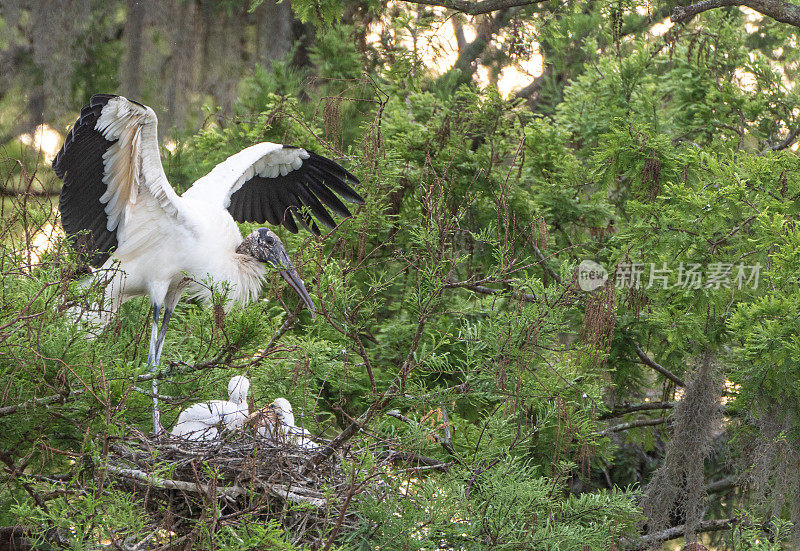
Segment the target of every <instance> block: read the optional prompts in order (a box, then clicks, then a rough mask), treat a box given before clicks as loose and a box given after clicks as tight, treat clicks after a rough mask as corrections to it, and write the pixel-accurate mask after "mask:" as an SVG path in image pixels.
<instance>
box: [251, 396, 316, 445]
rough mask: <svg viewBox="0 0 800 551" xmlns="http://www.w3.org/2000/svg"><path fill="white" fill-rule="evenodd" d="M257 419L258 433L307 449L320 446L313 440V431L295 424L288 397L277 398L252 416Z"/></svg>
mask: <svg viewBox="0 0 800 551" xmlns="http://www.w3.org/2000/svg"><path fill="white" fill-rule="evenodd" d="M251 418H255V419H256V425H257V427H258V434H259V436H261V437H264V438H270V439H272V440H275V441H276V442H279V443H285V442H288V443H290V444H293V445H295V446H298V447H300V448H303V449H305V450H316V449H318V448H319V445H317V444H316V443H315V442H314V441H312V440H311V433H310V432H308V431H307V430H306V429H304V428H303V427H298V426H296V425H295V424H294V412H293V411H292V404H290V403H289V400H287V399H286V398H277V399H275V401H273V402H272V403H271V404H269V405H268V406H266V407H265V408H262V409H261V410H260V411H258V412H256V413H255V414H253V415H252V416H251Z"/></svg>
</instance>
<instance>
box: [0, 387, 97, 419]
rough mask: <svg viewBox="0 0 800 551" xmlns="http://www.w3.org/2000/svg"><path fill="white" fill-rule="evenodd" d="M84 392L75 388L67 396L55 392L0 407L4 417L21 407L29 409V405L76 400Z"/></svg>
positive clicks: (0, 415) (0, 414)
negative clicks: (50, 394)
mask: <svg viewBox="0 0 800 551" xmlns="http://www.w3.org/2000/svg"><path fill="white" fill-rule="evenodd" d="M84 392H85V391H84V390H82V389H81V390H74V391H72V392H70V393H69V394H67V395H66V396H65V395H63V394H53V395H52V396H44V397H42V398H32V399H30V400H26V401H24V402H22V403H20V404H15V405H13V406H6V407H2V408H0V417H3V416H5V415H11V414H13V413H16V412H17V411H18V410H20V409H27V408H28V407H29V406H43V405H47V404H52V403H54V402H60V403H64V402H69V401H71V400H74V399H75V398H77V397H78V396H80V395H81V394H83V393H84Z"/></svg>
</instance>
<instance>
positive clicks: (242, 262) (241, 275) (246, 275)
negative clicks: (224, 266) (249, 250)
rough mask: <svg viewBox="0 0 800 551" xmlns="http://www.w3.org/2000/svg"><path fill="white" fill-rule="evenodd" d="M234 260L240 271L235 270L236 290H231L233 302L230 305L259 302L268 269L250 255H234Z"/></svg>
mask: <svg viewBox="0 0 800 551" xmlns="http://www.w3.org/2000/svg"><path fill="white" fill-rule="evenodd" d="M233 260H234V262H235V263H236V265H237V266H238V268H239V269H238V270H235V274H234V276H233V278H232V279H233V280H234V281H232V283H234V288H233V289H231V296H230V297H229V298H230V299H231V301H230V302H229V303H228V304H230V305H232V303H234V302H238V303H241V304H247V303H249V302H254V301H256V300H258V297H259V295H261V289H262V287H263V286H264V277H265V276H266V275H267V267H266V266H265V265H264V263H263V262H259V261H258V260H256V259H255V258H253V257H252V256H250V255H249V254H239V253H234V255H233Z"/></svg>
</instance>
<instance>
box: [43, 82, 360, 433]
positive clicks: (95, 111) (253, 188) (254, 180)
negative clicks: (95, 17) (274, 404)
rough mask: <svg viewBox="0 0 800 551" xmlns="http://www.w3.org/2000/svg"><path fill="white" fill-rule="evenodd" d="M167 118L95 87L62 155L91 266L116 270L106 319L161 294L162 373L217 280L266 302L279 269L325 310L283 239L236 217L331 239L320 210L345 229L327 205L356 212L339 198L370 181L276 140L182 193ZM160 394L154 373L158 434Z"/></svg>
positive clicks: (353, 197)
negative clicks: (176, 331)
mask: <svg viewBox="0 0 800 551" xmlns="http://www.w3.org/2000/svg"><path fill="white" fill-rule="evenodd" d="M157 124H158V121H157V119H156V115H155V113H154V112H153V110H152V109H150V108H149V107H146V106H144V105H142V104H140V103H137V102H134V101H130V100H128V99H126V98H123V97H121V96H113V95H108V94H98V95H95V96H93V97H92V99H91V101H90V103H89V104H88V105H87V106H85V107H84V108H83V109H82V110H81V116H80V117H79V118H78V120H77V121H76V123H75V126H74V127H73V128H72V130H71V131H70V133H69V134H68V135H67V138H66V140H65V142H64V146H63V147H62V148H61V151H59V153H58V155H57V156H56V158H55V160H54V161H53V168H54V170H55V172H56V174H57V175H58V176H59V177H60V178H62V179H63V180H64V186H63V188H62V191H61V199H60V202H59V207H60V210H61V219H62V224H63V226H64V229H65V231H66V233H67V235H68V237H69V238H70V240H71V241H72V243H73V244H74V245H75V246H76V248H78V249H79V250H81V251H83V252H84V253H85V254H86V255H87V258H88V261H89V263H90V264H91V265H93V266H94V267H96V268H99V267H102V268H103V270H102V272H103V275H104V277H107V276H108V274H109V273H110V274H112V275H111V284H110V286H109V287H108V290H109V291H110V292H109V293H107V295H108V303H107V304H103V305H101V311H103V312H105V314H101V315H99V316H98V321H100V322H101V323H104V322H107V321H108V320H109V319H110V315H111V314H113V312H115V311H116V309H117V308H118V307H119V305H120V304H122V303H123V302H125V301H126V300H128V299H130V298H132V297H135V296H140V295H149V297H150V300H151V302H152V305H153V326H152V332H151V337H150V349H149V352H148V357H147V364H148V367H150V369H151V370H155V368H156V367H157V366H158V364H159V362H160V359H161V352H162V347H163V343H164V336H165V334H166V329H167V325H168V323H169V319H170V316H171V315H172V312H173V310H174V308H175V306H176V304H177V302H178V301H179V300H180V298H181V296H182V295H183V294H184V293H185V294H187V295H190V296H193V297H199V298H200V299H205V300H207V299H209V298H210V295H211V290H210V289H209V287H208V283H209V282H211V283H212V284H224V285H225V286H226V287H227V289H228V295H227V298H228V299H229V301H228V302H227V303H226V307H227V308H230V306H231V305H232V304H233V303H235V302H239V303H247V302H250V301H252V300H255V299H256V298H258V296H259V295H260V293H261V289H262V287H263V284H264V277H265V275H266V274H267V265H270V266H271V267H272V268H274V269H276V270H277V271H278V272H279V273H280V274H281V276H282V277H283V278H284V279H285V280H286V281H287V283H288V284H289V285H290V286H292V287H293V288H294V290H295V291H296V292H297V293H298V294H299V295H300V297H301V299H302V300H303V302H304V303H305V304H306V306H307V307H308V308H309V309H310V310H311V311H312V313H313V311H314V304H313V302H312V300H311V297H310V296H309V294H308V292H307V290H306V288H305V285H304V284H303V281H302V279H300V276H299V274H298V273H297V271H296V270H295V269H294V267H293V266H292V263H291V261H290V260H289V257H288V255H287V254H286V251H285V249H284V247H283V244H282V243H281V241H280V239H279V238H278V236H277V235H275V234H274V233H273V232H272V231H270V230H268V229H266V228H259V229H258V230H255V231H254V232H253V233H251V234H250V235H249V236H247V237H245V238H244V239H243V238H242V235H241V234H240V232H239V228H238V226H237V225H236V222H258V223H263V222H269V223H271V224H282V225H283V226H284V227H286V229H287V230H289V231H291V232H297V230H298V224H300V225H301V226H303V227H305V228H306V229H308V230H310V231H312V232H314V233H316V234H317V235H319V229H318V227H317V225H316V223H315V222H314V218H316V220H318V221H319V222H321V223H322V224H323V225H325V226H327V227H331V228H332V227H335V222H334V220H333V218H332V216H331V215H330V213H329V212H328V210H327V209H326V207H327V208H330V209H331V210H332V211H333V212H334V213H336V214H338V215H340V216H350V211H349V210H348V209H347V208H346V207H345V205H344V204H343V203H342V201H341V200H340V199H339V197H337V194H338V196H340V197H341V198H342V199H344V200H346V201H349V202H352V203H359V204H363V202H364V199H363V198H362V197H361V196H360V195H359V194H358V193H356V191H355V190H353V189H352V188H351V187H350V186H349V184H348V183H349V182H353V183H357V182H358V180H357V179H356V178H355V177H354V176H353V175H352V174H350V173H349V172H348V171H347V170H345V169H344V168H342V167H341V166H339V165H338V164H336V163H335V162H333V161H331V160H330V159H326V158H325V157H321V156H319V155H316V154H315V153H312V152H310V151H306V150H305V149H300V148H295V147H291V146H286V145H281V144H274V143H266V142H265V143H260V144H256V145H253V146H251V147H248V148H246V149H244V150H242V151H241V152H239V153H237V154H235V155H232V156H231V157H229V158H228V159H227V160H225V161H224V162H222V163H220V164H219V165H217V166H216V167H215V168H214V169H213V170H212V171H211V172H210V173H209V174H207V175H206V176H204V177H203V178H201V179H199V180H198V181H197V182H195V184H194V185H193V186H192V187H191V188H190V189H189V190H188V191H186V192H185V193H184V194H183V195H181V196H178V195H177V194H176V193H175V191H174V190H173V189H172V187H171V186H170V185H169V182H168V181H167V177H166V175H165V173H164V169H163V167H162V165H161V159H160V155H159V146H158V131H157ZM312 215H313V217H314V218H312ZM295 217H296V218H297V220H295ZM162 308H163V310H164V319H163V322H161V324H160V326H159V317H160V316H159V314H160V312H161V310H162ZM312 316H313V314H312ZM157 390H158V388H157V378H153V379H152V391H153V397H152V399H153V430H154V431H155V432H156V434H158V433H159V432H160V430H161V426H160V422H159V415H158V398H157V395H158V392H157Z"/></svg>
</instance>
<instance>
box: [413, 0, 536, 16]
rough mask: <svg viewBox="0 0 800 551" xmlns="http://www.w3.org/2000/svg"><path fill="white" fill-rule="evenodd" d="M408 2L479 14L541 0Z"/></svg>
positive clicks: (424, 0)
mask: <svg viewBox="0 0 800 551" xmlns="http://www.w3.org/2000/svg"><path fill="white" fill-rule="evenodd" d="M405 1H406V2H408V3H410V4H422V5H424V6H439V7H440V8H448V9H451V10H455V11H460V12H461V13H466V14H467V15H480V14H483V13H491V12H493V11H498V10H505V9H508V8H516V7H518V6H531V5H533V4H538V3H539V2H541V0H479V1H478V2H470V1H469V0H405Z"/></svg>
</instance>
